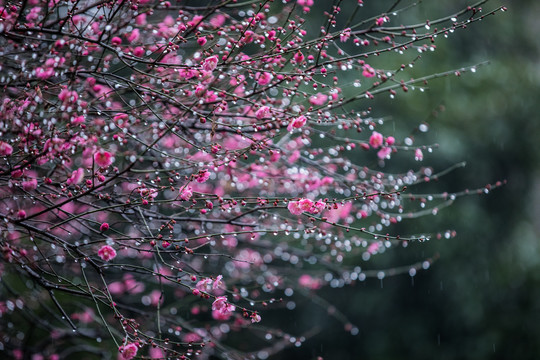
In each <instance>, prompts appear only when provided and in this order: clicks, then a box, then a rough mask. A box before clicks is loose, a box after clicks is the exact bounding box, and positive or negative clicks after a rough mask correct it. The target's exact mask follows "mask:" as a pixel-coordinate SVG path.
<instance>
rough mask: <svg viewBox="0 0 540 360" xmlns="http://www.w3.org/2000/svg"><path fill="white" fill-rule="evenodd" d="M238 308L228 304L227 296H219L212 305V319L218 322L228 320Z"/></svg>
mask: <svg viewBox="0 0 540 360" xmlns="http://www.w3.org/2000/svg"><path fill="white" fill-rule="evenodd" d="M235 309H236V307H235V306H234V305H232V304H229V303H228V302H227V297H226V296H218V297H216V300H214V302H213V303H212V317H213V318H214V319H216V320H227V319H228V318H229V317H230V316H231V315H232V313H233V311H234V310H235Z"/></svg>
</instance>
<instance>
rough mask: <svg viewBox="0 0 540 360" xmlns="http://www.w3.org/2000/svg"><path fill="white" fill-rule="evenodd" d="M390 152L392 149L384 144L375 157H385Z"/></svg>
mask: <svg viewBox="0 0 540 360" xmlns="http://www.w3.org/2000/svg"><path fill="white" fill-rule="evenodd" d="M391 152H392V149H391V148H389V147H386V146H385V147H383V148H381V150H379V151H378V152H377V157H378V158H379V159H381V160H383V159H386V158H387V157H388V155H390V153H391Z"/></svg>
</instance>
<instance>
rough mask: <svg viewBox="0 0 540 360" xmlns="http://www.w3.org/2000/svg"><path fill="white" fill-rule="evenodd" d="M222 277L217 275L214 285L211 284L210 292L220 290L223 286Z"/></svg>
mask: <svg viewBox="0 0 540 360" xmlns="http://www.w3.org/2000/svg"><path fill="white" fill-rule="evenodd" d="M222 279H223V275H218V276H217V278H216V280H215V281H214V283H213V284H212V290H216V289H220V288H221V287H222V286H223V281H222Z"/></svg>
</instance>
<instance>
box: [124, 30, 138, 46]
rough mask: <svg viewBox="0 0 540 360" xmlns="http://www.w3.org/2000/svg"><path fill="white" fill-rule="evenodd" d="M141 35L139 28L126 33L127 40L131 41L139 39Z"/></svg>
mask: <svg viewBox="0 0 540 360" xmlns="http://www.w3.org/2000/svg"><path fill="white" fill-rule="evenodd" d="M139 36H140V33H139V29H136V28H135V29H133V31H132V32H131V33H129V34H127V35H126V37H127V40H128V41H129V42H130V43H133V42H135V41H137V40H139Z"/></svg>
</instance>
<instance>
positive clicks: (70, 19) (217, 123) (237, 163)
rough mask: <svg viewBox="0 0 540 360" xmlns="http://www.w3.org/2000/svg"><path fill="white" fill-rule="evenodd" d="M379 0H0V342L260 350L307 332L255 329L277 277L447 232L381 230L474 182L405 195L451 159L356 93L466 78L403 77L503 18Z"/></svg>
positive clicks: (313, 286) (369, 95)
mask: <svg viewBox="0 0 540 360" xmlns="http://www.w3.org/2000/svg"><path fill="white" fill-rule="evenodd" d="M352 3H354V4H352ZM386 3H387V2H384V1H382V2H376V4H372V5H373V6H370V7H369V9H371V10H369V11H368V10H367V6H366V7H363V1H361V0H360V1H357V2H356V1H354V2H353V1H348V2H345V1H339V0H337V1H333V2H331V1H321V0H318V1H313V0H308V1H305V0H297V1H294V0H289V1H287V0H284V1H270V0H256V1H244V0H204V1H156V0H71V1H66V0H48V1H37V0H20V1H7V0H3V1H0V58H1V59H2V60H1V62H0V84H1V86H2V87H1V89H2V90H1V95H0V96H1V99H0V100H1V102H0V110H1V111H0V136H1V141H0V192H1V200H0V203H1V206H0V214H1V219H2V221H1V226H0V230H1V237H0V247H1V249H2V256H1V259H2V260H1V262H0V276H1V277H2V284H1V285H0V286H1V288H2V290H1V291H0V294H1V295H0V316H1V317H2V321H1V322H0V334H2V338H1V340H0V351H2V352H5V353H6V354H8V356H9V357H12V358H15V359H23V358H30V356H37V357H36V358H47V359H59V358H71V356H73V354H77V353H83V354H85V356H92V355H93V356H95V357H96V358H99V357H100V356H101V357H109V358H110V357H111V356H112V357H113V358H116V357H117V358H119V359H133V358H135V357H140V356H146V358H153V359H160V358H161V359H163V358H175V359H177V358H178V359H190V358H194V357H196V356H197V355H200V356H199V358H206V357H208V356H210V355H215V356H218V357H220V358H230V359H241V358H257V357H258V358H261V359H262V358H267V357H268V356H270V355H273V354H274V353H276V352H278V351H279V350H280V349H282V348H283V347H285V346H301V344H302V342H303V341H304V340H305V336H307V335H304V336H302V334H293V335H295V336H296V337H293V336H291V335H289V334H287V333H285V332H283V331H281V330H280V329H279V328H278V329H275V328H271V327H268V326H265V325H264V323H265V316H264V313H265V309H267V308H270V309H271V308H276V309H279V308H283V307H289V304H290V302H287V301H286V300H284V299H283V298H285V297H287V296H290V293H291V291H290V290H291V289H305V290H306V292H304V294H308V295H306V297H308V298H312V297H313V296H316V291H317V290H319V289H321V288H322V287H327V286H330V287H337V286H346V285H352V284H354V283H355V282H358V281H362V280H364V279H365V278H366V277H368V276H378V277H380V276H384V275H385V272H381V271H375V270H363V269H361V268H359V267H351V266H350V265H347V264H349V263H347V259H349V258H355V257H360V258H363V259H364V260H368V259H369V258H370V257H371V256H373V255H375V254H378V253H382V252H384V251H385V250H386V249H389V248H392V247H397V246H405V245H407V244H408V243H410V242H413V241H419V242H422V241H425V240H429V239H430V238H431V237H433V236H435V237H450V236H452V235H453V233H452V232H451V231H448V232H442V233H440V234H423V233H422V234H417V235H407V234H398V233H394V232H393V230H392V225H393V224H396V223H400V222H402V221H403V220H405V219H407V218H415V217H418V216H422V215H425V214H433V213H436V212H437V211H438V209H440V208H442V207H444V206H447V205H450V204H451V203H452V202H453V201H454V199H455V198H456V197H458V196H461V195H465V194H467V193H469V192H466V191H463V192H460V193H445V192H441V193H439V194H437V193H432V194H429V195H421V194H415V193H414V192H413V191H412V189H414V188H415V186H418V185H420V184H422V183H424V182H428V181H430V180H433V179H436V178H438V177H439V176H441V175H444V174H445V173H446V172H448V171H450V170H452V169H453V168H455V167H457V166H459V165H456V166H454V167H452V168H450V169H442V170H440V171H439V172H436V171H435V170H434V169H432V168H430V167H427V166H423V165H422V163H420V161H422V160H423V158H424V155H423V151H427V152H430V151H431V147H429V146H427V145H424V144H415V143H414V139H413V137H405V138H396V137H395V136H396V134H393V133H389V132H390V131H391V129H387V128H385V126H384V121H383V119H382V118H381V117H379V116H378V115H376V113H375V112H374V109H372V108H371V105H370V102H371V99H373V98H374V97H375V96H382V95H385V94H387V95H385V96H388V95H390V96H391V97H394V96H397V94H398V92H407V91H408V90H412V89H423V88H425V87H427V84H428V81H430V80H432V79H435V78H438V77H443V76H456V75H457V76H459V75H461V74H463V73H466V72H468V71H471V70H475V69H476V68H477V67H478V66H479V65H480V64H475V65H473V66H471V67H466V68H460V69H457V70H450V71H445V72H441V73H437V74H426V75H423V76H421V77H412V78H411V77H410V76H409V75H408V73H407V70H408V69H409V68H410V67H412V66H413V65H414V64H415V63H416V61H417V59H418V54H419V53H420V54H422V53H424V52H430V51H433V50H435V48H436V45H435V41H436V39H437V37H446V36H450V35H451V34H452V33H453V32H454V31H459V30H462V29H465V28H468V27H469V26H470V25H471V24H473V23H476V22H478V21H479V20H482V19H484V18H486V17H488V16H489V15H492V14H495V13H496V12H498V11H502V10H504V8H503V7H495V8H493V9H489V10H482V8H481V6H482V5H483V4H484V3H486V1H480V2H479V3H477V4H474V5H471V6H468V7H464V8H463V9H461V10H458V11H456V12H455V13H452V14H447V15H444V16H442V17H439V18H437V19H436V20H431V21H423V22H421V23H419V24H404V23H402V17H401V16H402V14H406V12H407V10H409V9H410V8H411V7H414V6H415V5H407V4H402V1H399V0H398V1H391V2H388V4H386ZM345 7H346V8H347V11H344V10H343V8H345ZM375 8H379V9H378V10H375V11H374V10H373V9H375ZM308 16H314V18H322V19H324V22H323V23H320V24H318V26H320V28H315V27H313V24H310V22H309V21H306V19H307V17H308ZM317 16H318V17H317ZM382 58H386V59H388V60H389V61H394V67H393V68H391V69H387V68H383V67H382V65H381V63H380V59H382ZM386 64H388V62H386ZM385 66H388V65H385ZM383 134H386V135H383ZM400 156H401V158H402V159H416V160H417V161H418V162H416V163H414V162H413V163H414V164H416V165H414V166H413V167H411V168H405V169H402V171H401V172H400V173H388V172H384V171H383V167H382V166H383V165H384V164H385V163H388V162H389V161H391V160H392V158H395V157H400ZM404 164H407V162H406V161H405V162H404ZM409 164H410V163H409ZM498 185H500V183H497V184H494V185H493V186H491V185H488V186H486V187H484V188H481V189H479V190H478V191H477V192H484V191H487V190H489V189H491V188H492V187H496V186H498ZM471 192H474V191H471ZM430 261H431V259H425V261H422V262H420V263H417V264H411V265H410V266H407V267H404V268H395V269H392V271H390V272H387V273H386V274H388V273H403V272H404V273H407V272H408V273H409V274H411V276H412V275H414V273H416V271H417V270H420V269H422V268H426V267H427V265H429V263H430ZM381 274H382V275H381ZM299 293H300V294H302V292H299ZM299 296H301V295H299ZM284 304H286V306H284ZM284 311H285V310H284ZM338 314H339V313H338ZM336 316H337V315H336ZM337 318H338V319H339V320H342V321H343V322H344V325H345V328H346V330H347V331H349V332H351V333H353V334H355V333H356V332H357V329H356V328H355V327H354V326H353V325H351V324H349V323H348V322H347V320H346V319H343V317H342V316H337ZM14 324H16V325H15V326H14ZM233 334H242V335H243V336H246V337H249V336H253V337H255V338H256V339H258V341H256V342H252V343H249V342H248V343H244V342H239V340H234V339H233V340H230V338H234V335H233ZM265 334H266V335H265ZM268 334H270V336H267V335H268ZM261 339H263V340H261ZM291 339H294V341H291ZM276 344H277V345H279V346H276Z"/></svg>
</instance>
